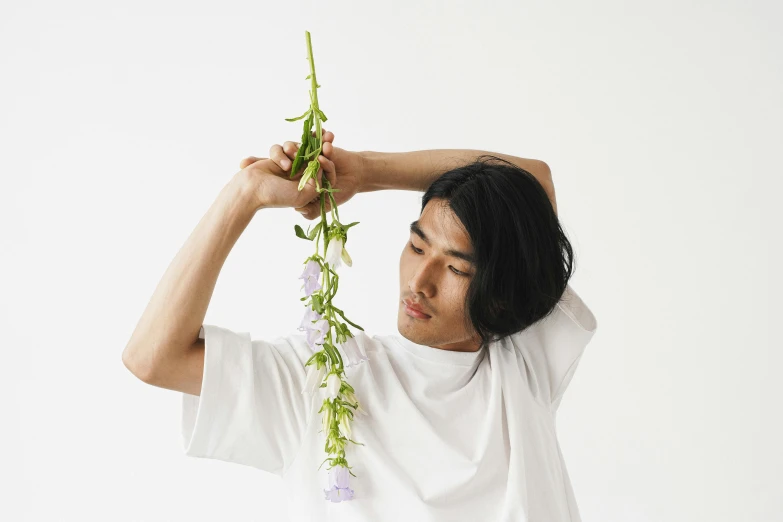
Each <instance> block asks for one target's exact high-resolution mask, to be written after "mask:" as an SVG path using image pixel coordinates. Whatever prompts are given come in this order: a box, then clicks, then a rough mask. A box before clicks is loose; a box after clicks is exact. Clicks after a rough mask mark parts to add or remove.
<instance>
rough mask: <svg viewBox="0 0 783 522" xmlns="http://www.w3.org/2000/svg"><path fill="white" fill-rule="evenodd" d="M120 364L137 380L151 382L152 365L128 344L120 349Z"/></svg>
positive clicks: (152, 376)
mask: <svg viewBox="0 0 783 522" xmlns="http://www.w3.org/2000/svg"><path fill="white" fill-rule="evenodd" d="M122 364H123V365H124V366H125V367H126V368H127V369H128V371H130V372H131V373H132V374H133V375H134V376H135V377H136V378H138V379H139V380H141V381H143V382H145V383H147V384H153V378H154V375H153V371H152V368H153V365H152V364H149V362H148V361H147V360H146V359H145V357H143V356H142V355H141V353H139V351H138V350H135V349H133V348H131V347H130V345H128V346H126V347H125V349H124V350H123V351H122Z"/></svg>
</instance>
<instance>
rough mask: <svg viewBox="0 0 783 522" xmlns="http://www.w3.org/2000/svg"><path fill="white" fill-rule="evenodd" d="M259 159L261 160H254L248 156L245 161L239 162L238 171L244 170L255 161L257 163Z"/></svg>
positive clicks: (254, 158) (253, 157)
mask: <svg viewBox="0 0 783 522" xmlns="http://www.w3.org/2000/svg"><path fill="white" fill-rule="evenodd" d="M260 159H262V158H256V157H255V156H248V157H247V158H245V159H243V160H242V161H240V162H239V168H240V169H244V168H245V167H247V166H248V165H252V164H253V163H255V162H256V161H258V160H260Z"/></svg>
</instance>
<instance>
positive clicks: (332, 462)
mask: <svg viewBox="0 0 783 522" xmlns="http://www.w3.org/2000/svg"><path fill="white" fill-rule="evenodd" d="M305 37H306V39H307V59H308V60H309V61H310V74H309V75H308V76H307V78H305V79H310V81H311V84H312V88H311V90H310V108H309V109H308V110H307V111H306V112H305V113H304V114H302V115H301V116H299V117H298V118H286V120H287V121H297V120H300V119H302V118H306V120H305V122H304V130H303V132H302V143H301V146H300V147H299V149H298V150H297V152H296V157H295V158H294V161H293V164H292V166H291V177H293V176H295V175H296V173H297V171H298V169H299V167H300V166H301V165H302V163H304V162H305V161H307V162H308V163H307V166H306V168H305V170H304V172H303V174H302V179H301V180H300V181H299V190H302V188H304V186H305V184H306V183H307V181H308V180H309V179H310V178H314V179H315V183H316V191H317V193H318V194H320V201H321V221H320V222H319V223H318V224H317V225H316V226H315V227H314V228H313V230H308V232H307V233H305V231H304V230H302V227H300V226H299V225H295V226H294V232H295V233H296V235H297V236H298V237H301V238H302V239H306V240H308V241H313V240H315V254H313V255H311V256H310V257H308V258H307V259H305V261H304V264H305V268H304V271H303V272H302V275H300V276H299V278H300V279H303V280H304V283H303V285H302V288H304V292H305V297H303V298H301V299H300V300H301V301H305V300H306V302H305V308H306V311H305V314H304V317H303V318H302V322H301V324H300V325H299V328H298V329H299V330H301V331H305V332H306V335H307V343H308V344H309V345H310V348H311V349H312V350H313V352H314V353H313V355H312V357H310V359H308V361H307V363H306V364H305V366H306V367H308V370H307V381H306V383H305V386H304V389H303V390H302V393H309V394H313V393H315V392H316V391H319V389H320V388H325V398H324V400H323V405H322V406H321V409H320V410H319V411H318V412H319V413H323V417H322V419H323V433H324V434H325V436H326V445H325V447H324V450H325V451H326V453H328V454H329V455H330V456H329V457H327V458H326V459H325V460H324V461H323V462H322V463H321V466H323V464H324V462H327V461H329V467H328V469H329V489H325V490H324V493H325V495H326V500H329V501H332V502H341V501H345V500H352V499H353V497H354V492H353V489H351V488H350V486H349V484H348V474H349V473H350V474H351V475H353V476H354V477H355V476H356V475H354V474H353V472H351V471H350V469H351V466H349V465H348V462H347V461H346V459H345V445H346V444H347V443H348V442H349V441H350V442H353V443H354V444H359V445H362V446H363V444H361V443H359V442H356V441H354V440H352V439H351V438H350V437H351V422H352V421H353V418H354V412H356V413H358V414H360V415H366V412H365V411H364V410H362V408H361V405H360V404H359V401H358V399H357V398H356V396H355V395H354V389H353V387H352V386H351V385H350V384H348V382H347V381H346V380H345V378H344V369H345V368H346V367H349V368H350V367H351V366H354V365H358V364H360V363H361V362H363V361H367V360H369V359H368V358H367V355H366V353H365V352H364V350H363V349H361V348H360V347H359V345H358V343H357V342H356V339H354V336H353V334H352V333H351V331H350V330H349V329H348V326H347V325H346V324H345V323H348V324H350V325H351V326H354V327H356V328H358V329H359V330H362V331H364V328H362V327H361V326H359V325H357V324H355V323H353V322H351V321H350V320H349V319H348V318H347V317H345V313H344V312H343V311H342V310H340V309H339V308H337V306H335V304H334V296H335V295H336V293H337V287H338V283H339V280H340V276H339V275H337V269H338V268H339V267H340V266H342V263H343V262H344V263H345V264H346V265H347V266H351V265H352V261H351V256H349V255H348V251H347V250H346V249H345V244H346V243H347V242H348V229H349V228H351V227H352V226H354V225H356V224H358V221H356V222H353V223H350V224H348V225H343V224H342V223H340V216H339V213H338V211H337V205H336V204H335V201H334V197H333V196H332V193H333V192H337V191H339V189H333V188H331V186H330V183H329V180H328V179H327V177H326V176H322V178H323V179H322V181H323V184H324V186H323V187H321V185H320V184H319V183H318V176H317V174H318V170H319V168H320V163H319V162H318V157H319V155H320V154H321V150H322V148H323V136H322V135H321V122H322V121H326V115H325V114H324V113H323V111H321V109H320V108H319V107H318V93H317V89H318V87H320V85H318V83H317V82H316V78H315V63H314V61H313V49H312V45H311V43H310V33H309V31H305ZM313 123H315V132H313V131H312V126H313ZM308 160H309V161H308ZM326 196H328V197H329V198H330V200H331V216H332V222H331V223H327V221H326V211H325V205H326ZM308 229H309V227H308ZM322 235H323V246H324V255H323V256H321V255H320V254H319V240H320V238H321V236H322ZM337 315H339V316H340V317H342V319H343V320H344V321H345V322H341V321H340V320H339V319H338V318H337ZM335 345H339V346H340V347H341V348H342V352H343V353H344V354H345V356H346V359H347V361H343V358H342V356H341V355H340V351H338V349H337V348H336V346H335ZM321 466H319V467H318V469H319V470H320V469H321Z"/></svg>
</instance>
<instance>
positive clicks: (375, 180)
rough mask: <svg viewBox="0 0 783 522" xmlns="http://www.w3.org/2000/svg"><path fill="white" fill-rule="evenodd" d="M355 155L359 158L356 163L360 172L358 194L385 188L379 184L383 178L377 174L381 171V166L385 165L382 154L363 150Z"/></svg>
mask: <svg viewBox="0 0 783 522" xmlns="http://www.w3.org/2000/svg"><path fill="white" fill-rule="evenodd" d="M356 155H357V156H358V157H359V160H358V161H357V163H358V164H359V172H361V178H360V184H359V192H373V191H376V190H383V189H385V188H387V187H385V186H383V185H382V184H381V180H382V179H383V178H382V177H381V176H379V174H378V173H379V172H381V171H382V170H383V166H382V165H383V164H384V163H385V160H384V159H383V157H382V153H379V152H373V151H369V150H365V151H362V152H357V153H356Z"/></svg>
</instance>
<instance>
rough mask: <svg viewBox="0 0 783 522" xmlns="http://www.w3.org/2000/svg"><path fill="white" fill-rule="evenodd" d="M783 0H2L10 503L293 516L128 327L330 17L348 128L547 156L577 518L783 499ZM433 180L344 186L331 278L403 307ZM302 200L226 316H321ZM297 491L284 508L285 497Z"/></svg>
mask: <svg viewBox="0 0 783 522" xmlns="http://www.w3.org/2000/svg"><path fill="white" fill-rule="evenodd" d="M781 10H782V9H781V5H780V3H777V2H739V1H735V2H726V1H721V2H709V3H707V2H695V3H694V2H690V3H684V2H673V1H666V2H634V3H628V2H608V1H596V2H574V1H572V2H552V1H547V2H494V3H493V2H489V3H487V2H481V3H479V2H414V1H410V0H404V1H403V0H398V1H395V2H384V3H380V2H345V1H335V2H328V3H327V2H314V1H313V2H274V3H273V2H220V3H213V4H210V5H208V6H207V5H204V4H201V3H193V2H160V1H155V2H151V1H136V2H124V3H122V4H120V3H118V2H97V1H94V2H84V1H76V2H69V3H62V2H53V1H48V2H21V1H4V2H3V3H2V4H0V78H1V81H0V174H1V176H2V181H1V182H0V183H1V184H0V227H2V240H3V245H2V247H0V251H1V252H2V257H1V258H0V259H1V261H0V262H1V263H2V270H1V271H0V278H2V279H0V282H2V290H0V303H1V305H2V309H0V317H2V323H3V324H2V353H3V361H2V364H0V397H2V399H0V400H1V401H2V421H1V423H2V429H0V444H2V446H1V447H2V448H3V450H4V451H3V465H2V466H0V477H2V481H3V482H4V483H5V484H4V485H3V490H2V491H3V493H2V495H1V496H2V497H3V498H2V502H0V519H3V520H36V521H38V520H58V521H88V520H89V521H93V520H94V521H105V520H112V521H117V522H119V521H174V520H189V521H197V520H204V521H206V520H232V521H235V520H273V519H275V520H276V519H278V518H279V517H282V516H283V511H282V509H283V507H282V506H278V504H277V501H278V497H279V494H280V493H281V491H282V489H281V485H280V483H279V482H278V479H277V478H276V477H274V476H271V475H267V474H264V473H260V472H258V471H256V470H254V469H252V468H247V467H242V466H236V465H231V464H227V463H223V462H217V461H209V460H205V459H191V458H187V457H185V456H184V455H183V448H182V446H181V440H180V432H179V427H180V424H179V423H180V405H181V402H180V401H181V395H180V394H179V393H178V392H173V391H170V390H165V389H161V388H155V387H152V386H149V385H146V384H144V383H143V382H141V381H139V380H138V379H136V378H135V377H134V376H133V375H132V374H131V373H130V372H128V370H127V369H126V368H125V367H124V366H123V364H122V362H121V353H122V350H123V348H124V347H125V344H126V343H127V341H128V339H129V338H130V335H131V332H132V331H133V329H134V328H135V326H136V323H137V321H138V319H139V317H140V316H141V313H142V312H143V310H144V308H145V307H146V305H147V302H148V300H149V298H150V297H151V295H152V293H153V291H154V289H155V287H156V285H157V283H158V281H159V280H160V278H161V277H162V275H163V273H164V271H165V270H166V268H167V266H168V265H169V263H170V262H171V260H172V259H173V257H174V256H175V254H176V253H177V251H178V250H179V248H180V247H181V246H182V244H183V243H184V241H185V239H186V238H187V237H188V235H189V234H190V232H191V231H192V230H193V228H194V227H195V225H196V223H197V222H198V221H199V220H200V219H201V217H202V216H203V214H204V213H205V212H206V210H207V208H208V207H209V206H210V205H211V203H212V202H213V201H214V199H215V198H216V197H217V194H218V192H219V190H220V189H221V188H222V187H223V186H224V185H225V183H227V182H228V180H229V179H230V178H231V177H232V176H233V175H234V173H236V172H237V171H238V170H239V161H240V160H241V159H242V158H244V157H246V156H250V155H255V156H262V157H264V156H268V151H269V148H270V147H271V146H272V145H273V144H276V143H278V144H282V143H283V141H286V140H293V141H297V140H298V137H299V136H300V135H301V121H298V122H295V123H290V122H287V121H285V118H291V117H295V116H299V115H300V114H301V113H302V112H303V111H304V110H306V109H307V107H308V103H309V99H308V89H309V85H310V84H309V80H305V76H307V74H309V66H308V62H307V60H306V56H307V52H306V44H305V30H309V31H310V32H311V35H312V42H313V52H314V56H315V65H316V72H317V75H318V80H319V83H320V85H321V86H322V87H321V88H320V89H319V90H318V97H319V101H320V104H321V108H322V110H323V111H324V112H325V113H326V114H327V116H328V117H329V120H328V121H327V122H326V123H325V124H324V127H325V128H326V129H327V130H330V131H333V132H334V133H335V136H336V138H335V142H334V143H335V145H336V146H339V147H342V148H346V149H349V150H354V151H362V150H374V151H385V152H402V151H413V150H423V149H435V148H454V149H461V148H464V149H478V150H483V151H487V152H500V153H505V154H512V155H515V156H520V157H526V158H535V159H541V160H544V161H545V162H546V163H547V164H548V165H549V166H550V168H551V170H552V174H553V179H554V182H555V188H556V193H557V201H558V210H559V216H560V219H561V221H562V223H563V227H564V229H565V230H566V233H567V234H568V236H569V238H570V239H571V241H572V243H573V245H574V248H575V250H576V255H577V267H576V272H575V275H574V279H572V284H573V286H574V288H575V289H576V291H577V292H578V293H579V294H580V296H581V297H582V298H583V299H584V301H585V302H586V303H587V304H588V306H589V307H590V308H591V310H592V311H593V312H594V313H595V315H596V317H597V319H598V323H599V328H598V331H597V333H596V335H595V337H594V338H593V340H592V342H591V343H590V345H589V346H588V348H587V351H586V353H585V355H584V357H583V358H582V360H581V362H580V366H579V369H578V371H577V373H576V375H575V376H574V379H573V381H572V382H571V385H570V387H569V391H568V393H567V394H566V396H565V397H564V399H563V402H562V405H561V407H560V410H559V414H558V433H559V440H560V443H561V447H562V449H563V453H564V456H565V459H566V463H567V465H568V470H569V473H570V476H571V480H572V483H573V487H574V490H575V494H576V497H577V501H578V504H579V507H580V511H581V514H582V518H583V520H585V521H586V522H590V521H595V522H599V521H600V522H613V521H617V522H621V521H622V522H625V521H630V520H633V521H635V522H647V521H665V522H678V521H682V522H686V521H687V522H692V521H695V520H709V521H711V522H723V521H725V522H729V521H732V522H733V521H735V520H753V521H756V520H757V521H769V520H773V519H776V517H780V516H781V513H783V508H782V506H781V502H782V501H781V491H783V479H781V474H780V469H781V466H783V452H782V451H781V449H780V448H781V446H780V441H781V440H783V422H782V421H781V406H780V399H781V397H783V384H781V379H780V377H779V375H780V373H779V368H780V366H781V362H783V357H782V356H781V350H780V348H781V341H780V338H779V337H778V336H777V335H776V334H774V333H773V332H774V328H776V326H775V325H776V324H778V321H779V318H780V316H781V312H783V309H782V307H781V299H780V294H781V276H780V271H779V270H778V265H779V259H780V257H781V253H783V252H781V244H780V237H781V232H780V224H781V223H783V216H782V215H781V214H782V212H781V205H780V203H779V202H778V200H779V199H780V193H781V192H780V190H781V188H783V184H782V183H781V174H782V170H783V169H781V166H782V165H783V161H782V160H781V156H780V144H781V143H783V124H782V122H783V112H782V111H781V92H783V85H782V82H781V78H782V76H783V75H782V72H781V71H782V69H783V67H781V65H782V64H781V61H782V60H781V54H780V49H783V37H782V36H781V33H780V30H779V28H780V23H781ZM421 195H422V193H419V192H412V191H383V192H373V193H367V194H359V195H357V196H356V197H354V199H352V200H351V201H349V202H348V203H347V204H345V205H344V206H341V207H340V213H341V218H342V219H343V221H344V222H346V223H347V222H351V221H360V224H359V225H357V226H355V227H352V228H351V231H350V238H349V244H348V247H349V251H350V253H351V256H352V258H353V267H352V268H350V269H346V270H343V271H342V274H341V281H340V288H339V292H338V296H337V298H336V300H337V302H339V306H340V307H341V308H342V309H343V310H345V311H346V312H347V313H348V314H349V317H352V318H353V320H355V322H358V323H359V324H360V325H362V326H363V327H364V328H365V331H367V332H370V333H371V334H386V333H396V317H397V307H398V298H399V255H400V252H401V249H402V248H404V246H405V242H406V240H407V238H408V229H407V227H408V224H409V223H410V221H412V220H413V219H415V218H416V217H417V216H418V213H419V209H420V207H419V206H420V197H421ZM297 223H298V224H300V225H302V226H303V227H305V228H306V225H308V224H314V223H316V222H315V221H312V222H310V221H307V220H305V219H304V218H302V217H301V216H300V215H299V214H297V213H296V212H294V211H293V210H291V209H273V210H269V211H262V212H259V213H258V214H257V215H256V217H255V218H254V220H253V222H252V223H251V224H250V226H249V227H248V229H247V230H246V232H245V233H244V235H243V236H242V237H241V238H240V239H239V241H238V243H237V245H236V247H235V248H234V250H233V251H232V252H231V254H230V256H229V258H228V260H227V262H226V264H225V265H224V268H223V270H222V273H221V275H220V278H219V279H218V283H217V287H216V289H215V293H214V295H213V299H212V301H211V304H210V307H209V310H208V313H207V317H206V319H205V322H206V323H210V324H218V325H221V326H224V327H226V328H230V329H233V330H235V331H249V332H251V334H252V336H253V338H272V337H275V336H277V335H281V334H286V333H289V332H292V331H294V329H295V328H296V326H298V324H299V321H300V319H301V316H302V311H303V307H302V303H301V302H300V300H299V298H300V297H301V296H302V293H301V291H300V286H301V281H300V280H298V279H297V277H298V276H299V274H300V272H301V266H302V265H301V263H302V261H303V260H304V258H305V257H307V256H308V255H310V254H311V253H312V250H313V248H312V246H311V244H310V243H307V242H305V241H302V240H300V239H298V238H296V236H295V235H294V232H293V229H294V225H295V224H297ZM276 510H278V511H277V512H278V513H279V515H274V513H275V512H276Z"/></svg>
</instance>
